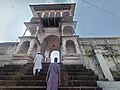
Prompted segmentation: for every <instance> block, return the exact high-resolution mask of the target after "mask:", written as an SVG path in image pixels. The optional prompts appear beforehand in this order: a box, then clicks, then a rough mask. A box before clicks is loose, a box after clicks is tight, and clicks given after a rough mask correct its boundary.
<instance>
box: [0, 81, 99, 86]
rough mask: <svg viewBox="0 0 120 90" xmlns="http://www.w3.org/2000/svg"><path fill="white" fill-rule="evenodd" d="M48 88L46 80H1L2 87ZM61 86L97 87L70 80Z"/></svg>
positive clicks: (85, 82)
mask: <svg viewBox="0 0 120 90" xmlns="http://www.w3.org/2000/svg"><path fill="white" fill-rule="evenodd" d="M3 85H4V86H46V81H45V80H0V86H3ZM61 86H68V87H69V86H91V87H93V86H97V83H96V82H95V81H89V80H68V81H65V82H62V81H61Z"/></svg>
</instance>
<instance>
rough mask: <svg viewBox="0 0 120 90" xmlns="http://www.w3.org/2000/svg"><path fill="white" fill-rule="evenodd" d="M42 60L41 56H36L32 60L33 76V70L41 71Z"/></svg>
mask: <svg viewBox="0 0 120 90" xmlns="http://www.w3.org/2000/svg"><path fill="white" fill-rule="evenodd" d="M42 60H43V56H42V55H41V54H37V55H36V56H35V59H34V67H33V74H34V75H35V70H36V69H38V71H40V69H42V64H41V62H42Z"/></svg>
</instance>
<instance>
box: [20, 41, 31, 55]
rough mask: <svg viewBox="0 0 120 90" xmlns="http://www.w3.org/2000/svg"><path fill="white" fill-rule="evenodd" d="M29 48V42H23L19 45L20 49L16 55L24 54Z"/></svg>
mask: <svg viewBox="0 0 120 90" xmlns="http://www.w3.org/2000/svg"><path fill="white" fill-rule="evenodd" d="M29 47H30V41H26V42H24V43H23V44H22V45H21V47H20V49H19V51H18V54H26V53H27V51H28V48H29Z"/></svg>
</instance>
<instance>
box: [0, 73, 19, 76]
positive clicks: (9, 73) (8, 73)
mask: <svg viewBox="0 0 120 90" xmlns="http://www.w3.org/2000/svg"><path fill="white" fill-rule="evenodd" d="M17 73H18V72H0V76H1V75H8V76H10V75H16V74H17Z"/></svg>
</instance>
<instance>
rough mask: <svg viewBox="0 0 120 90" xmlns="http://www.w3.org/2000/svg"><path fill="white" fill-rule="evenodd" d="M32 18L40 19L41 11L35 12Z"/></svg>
mask: <svg viewBox="0 0 120 90" xmlns="http://www.w3.org/2000/svg"><path fill="white" fill-rule="evenodd" d="M34 16H36V17H42V12H41V11H37V12H36V13H35V14H34Z"/></svg>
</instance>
